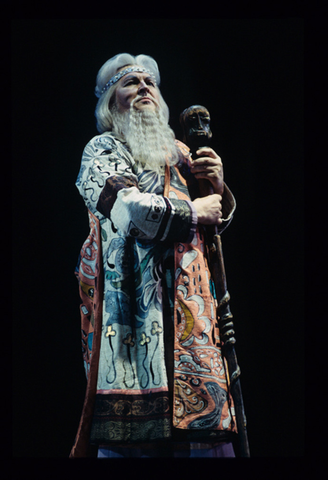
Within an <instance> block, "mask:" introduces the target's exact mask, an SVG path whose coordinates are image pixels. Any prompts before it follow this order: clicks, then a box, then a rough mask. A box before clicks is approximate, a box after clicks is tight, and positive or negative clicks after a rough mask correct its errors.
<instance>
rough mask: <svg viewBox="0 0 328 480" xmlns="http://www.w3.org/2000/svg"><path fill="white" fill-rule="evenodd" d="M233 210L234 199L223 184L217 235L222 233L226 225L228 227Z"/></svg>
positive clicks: (234, 205)
mask: <svg viewBox="0 0 328 480" xmlns="http://www.w3.org/2000/svg"><path fill="white" fill-rule="evenodd" d="M235 210H236V200H235V197H234V196H233V194H232V192H231V190H230V189H229V188H228V186H227V184H226V183H225V184H224V191H223V194H222V223H221V224H220V225H219V226H218V233H222V232H223V231H224V230H225V229H226V228H227V227H228V225H230V222H231V220H232V218H233V214H234V211H235Z"/></svg>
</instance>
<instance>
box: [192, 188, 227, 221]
mask: <svg viewBox="0 0 328 480" xmlns="http://www.w3.org/2000/svg"><path fill="white" fill-rule="evenodd" d="M221 200H222V197H221V195H218V194H217V193H213V195H208V196H207V197H202V198H196V199H195V200H194V201H193V202H192V203H193V205H194V207H195V209H196V212H197V217H198V223H201V224H203V225H220V224H221V223H222V220H221V217H222V205H221Z"/></svg>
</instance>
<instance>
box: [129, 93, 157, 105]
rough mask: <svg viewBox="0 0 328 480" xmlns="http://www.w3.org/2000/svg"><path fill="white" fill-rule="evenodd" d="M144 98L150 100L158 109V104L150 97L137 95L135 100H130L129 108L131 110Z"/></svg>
mask: <svg viewBox="0 0 328 480" xmlns="http://www.w3.org/2000/svg"><path fill="white" fill-rule="evenodd" d="M145 97H147V98H150V100H151V101H152V102H154V103H155V105H156V107H159V103H158V102H157V101H156V100H155V98H154V97H152V96H151V95H137V96H136V98H134V99H133V100H132V102H131V105H130V107H132V108H133V107H134V104H135V103H136V102H138V101H139V100H142V99H143V98H145Z"/></svg>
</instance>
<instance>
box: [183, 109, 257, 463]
mask: <svg viewBox="0 0 328 480" xmlns="http://www.w3.org/2000/svg"><path fill="white" fill-rule="evenodd" d="M180 124H181V126H182V129H183V132H184V139H183V140H184V142H185V143H186V144H187V145H188V147H189V148H190V151H191V154H192V156H193V158H196V157H197V155H196V151H197V150H198V149H199V148H200V147H202V146H203V147H205V146H208V144H209V142H210V140H211V138H212V132H211V130H210V115H209V112H208V110H207V109H206V108H205V107H203V106H201V105H193V106H191V107H189V108H187V109H185V110H184V111H183V112H182V113H181V115H180ZM198 183H199V190H200V196H202V197H204V196H207V195H211V194H213V188H212V185H211V183H210V182H209V181H208V180H203V179H200V180H199V181H198ZM206 233H207V245H208V249H209V266H210V270H211V275H212V279H213V282H214V286H215V292H216V297H217V299H218V312H217V314H218V317H219V320H218V322H219V328H220V337H221V343H222V353H223V355H224V357H225V358H226V361H227V364H228V373H229V379H230V392H231V396H232V398H233V401H234V405H235V413H236V421H237V429H238V440H239V442H238V443H239V445H238V446H239V455H240V456H241V457H249V456H250V451H249V445H248V436H247V429H246V415H245V409H244V401H243V396H242V391H241V384H240V378H239V377H240V368H239V365H238V362H237V356H236V352H235V347H234V344H235V343H236V339H235V337H234V335H235V331H234V324H233V321H232V318H233V316H232V313H231V311H230V305H229V302H230V295H229V292H228V289H227V281H226V273H225V267H224V261H223V251H222V242H221V237H220V235H219V234H218V228H217V226H216V225H210V226H207V227H206Z"/></svg>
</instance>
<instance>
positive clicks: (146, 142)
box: [112, 99, 179, 173]
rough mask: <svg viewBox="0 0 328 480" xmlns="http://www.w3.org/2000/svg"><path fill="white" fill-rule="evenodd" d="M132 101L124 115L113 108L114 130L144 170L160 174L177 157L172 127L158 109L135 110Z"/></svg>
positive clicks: (175, 161) (174, 162) (176, 159)
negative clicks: (121, 136) (124, 141)
mask: <svg viewBox="0 0 328 480" xmlns="http://www.w3.org/2000/svg"><path fill="white" fill-rule="evenodd" d="M136 100H137V99H136ZM133 103H134V102H132V104H131V107H130V110H129V111H128V112H126V113H123V114H122V113H119V112H118V110H117V108H116V107H114V108H112V115H113V120H114V127H113V131H114V132H116V133H118V134H120V135H123V136H124V138H125V140H126V142H127V144H128V146H129V148H130V150H131V153H132V156H133V158H134V160H135V161H136V162H137V163H140V164H141V165H142V167H143V168H144V169H145V170H152V171H154V172H156V173H163V171H164V167H165V164H166V163H168V164H169V165H175V164H176V163H177V162H178V159H179V155H178V149H177V146H176V144H175V142H174V138H175V136H174V133H173V130H172V129H171V128H170V126H169V125H168V123H167V121H166V119H165V117H164V115H163V113H162V111H161V109H160V108H158V109H156V111H155V112H153V111H145V110H138V109H136V108H134V107H133Z"/></svg>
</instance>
